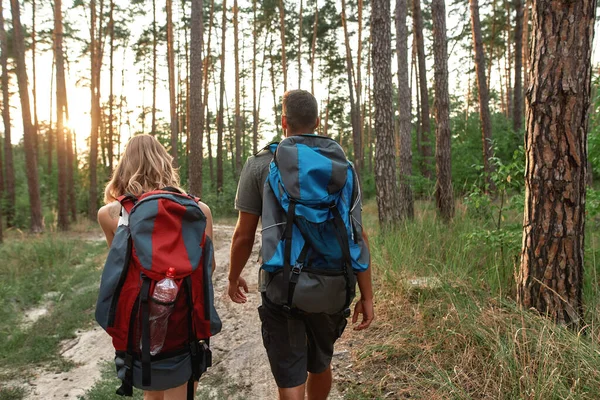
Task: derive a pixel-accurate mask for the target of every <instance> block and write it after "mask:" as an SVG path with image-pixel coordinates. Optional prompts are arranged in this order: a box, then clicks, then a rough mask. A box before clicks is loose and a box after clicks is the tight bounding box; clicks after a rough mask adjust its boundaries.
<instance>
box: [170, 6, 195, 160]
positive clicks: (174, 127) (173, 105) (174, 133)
mask: <svg viewBox="0 0 600 400" xmlns="http://www.w3.org/2000/svg"><path fill="white" fill-rule="evenodd" d="M167 65H168V70H169V71H168V72H169V104H170V110H171V156H173V165H174V166H177V165H178V160H177V153H178V148H179V146H178V139H179V126H178V123H177V122H178V120H177V100H176V98H175V91H176V90H177V88H176V84H175V46H174V39H173V0H167ZM199 65H202V64H199ZM200 87H202V86H200ZM200 110H202V108H200Z"/></svg>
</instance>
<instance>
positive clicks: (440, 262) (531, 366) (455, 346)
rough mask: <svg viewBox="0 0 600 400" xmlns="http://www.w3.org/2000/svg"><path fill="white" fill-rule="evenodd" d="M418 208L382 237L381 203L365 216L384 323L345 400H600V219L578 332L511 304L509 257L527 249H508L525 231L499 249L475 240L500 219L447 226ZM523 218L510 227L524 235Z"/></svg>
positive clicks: (461, 218) (590, 235)
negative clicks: (424, 283)
mask: <svg viewBox="0 0 600 400" xmlns="http://www.w3.org/2000/svg"><path fill="white" fill-rule="evenodd" d="M417 210H418V211H417V215H416V218H415V220H414V221H413V222H407V223H406V224H404V225H402V226H400V227H399V228H398V229H397V230H396V231H394V232H393V233H392V234H386V235H381V234H379V233H377V228H376V226H377V223H376V221H375V218H376V215H377V214H376V209H375V208H374V205H373V204H368V205H367V206H366V207H365V213H364V214H365V224H366V225H367V227H368V229H369V231H370V232H371V243H372V256H373V264H374V271H375V276H376V285H377V287H378V288H377V295H376V316H377V320H378V321H377V322H376V323H375V324H374V326H373V327H372V328H371V329H370V330H369V331H367V332H365V333H364V335H363V336H362V338H361V339H359V343H355V344H354V345H353V347H354V348H357V349H358V350H357V351H355V353H354V355H353V356H354V357H355V360H354V361H355V366H354V368H355V369H356V370H358V371H361V372H362V374H361V376H362V377H363V378H359V379H358V380H352V381H347V382H344V383H343V384H342V385H341V387H343V388H346V392H345V394H346V398H348V399H384V398H395V399H403V398H417V399H540V400H542V399H544V400H546V399H596V398H598V396H600V346H599V343H598V339H600V330H599V329H598V327H597V324H598V321H599V318H598V317H599V316H600V313H599V308H598V304H599V302H598V297H597V291H598V286H597V285H598V280H597V278H596V276H597V275H598V265H597V263H596V262H595V260H596V257H597V253H598V248H597V247H596V246H597V244H598V243H600V241H599V240H598V234H597V233H596V232H595V231H596V229H594V223H595V222H594V221H588V228H589V229H588V232H587V239H586V243H587V249H586V266H585V282H586V283H585V285H584V299H585V302H586V310H587V315H586V321H587V322H588V324H589V326H588V327H587V328H586V329H585V330H584V331H581V332H576V331H573V330H569V329H566V328H564V327H562V326H557V325H555V324H553V323H552V322H551V321H549V320H547V319H546V318H544V317H543V316H539V315H536V314H535V313H533V312H530V311H523V310H521V309H519V307H518V306H517V304H516V303H515V302H514V300H513V299H514V278H513V271H514V270H513V268H514V264H513V261H512V259H513V257H515V256H518V244H517V245H515V244H514V243H511V240H512V241H514V240H519V235H518V234H516V233H515V234H512V236H511V235H505V236H504V239H503V240H502V241H498V240H493V239H494V238H493V237H492V238H491V240H488V239H489V237H488V238H487V239H486V238H485V236H477V235H473V232H482V231H485V230H489V231H493V230H494V226H493V222H490V221H486V220H485V219H481V218H475V217H472V216H470V215H469V213H468V212H467V210H466V209H465V208H464V207H462V206H459V208H458V210H457V216H456V218H455V220H454V221H453V222H452V223H451V224H450V225H449V226H446V225H444V224H443V223H441V222H440V221H438V220H437V218H436V216H435V212H434V210H433V209H432V208H431V206H430V205H425V204H419V206H418V207H417ZM518 218H519V215H518V214H517V213H514V214H513V215H511V214H508V215H507V216H506V222H505V224H506V225H505V226H506V227H507V229H506V230H509V229H514V226H517V227H518ZM590 222H591V223H590ZM517 229H518V228H517ZM502 234H503V232H495V233H492V234H491V235H500V236H501V235H502ZM474 238H482V240H479V241H478V240H474ZM515 238H516V239H515ZM500 245H502V246H503V248H502V249H501V248H500ZM515 253H516V254H515ZM415 277H437V278H438V279H439V281H440V282H441V286H440V287H429V288H428V287H414V286H413V285H410V284H409V283H408V281H409V280H410V279H411V278H415Z"/></svg>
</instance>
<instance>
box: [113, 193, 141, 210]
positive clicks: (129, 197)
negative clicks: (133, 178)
mask: <svg viewBox="0 0 600 400" xmlns="http://www.w3.org/2000/svg"><path fill="white" fill-rule="evenodd" d="M117 201H118V202H119V203H121V206H122V207H123V208H124V209H125V211H127V213H128V214H131V210H132V209H133V206H135V205H136V203H137V201H138V198H137V197H135V196H134V195H133V194H131V193H126V194H124V195H123V196H119V197H118V198H117Z"/></svg>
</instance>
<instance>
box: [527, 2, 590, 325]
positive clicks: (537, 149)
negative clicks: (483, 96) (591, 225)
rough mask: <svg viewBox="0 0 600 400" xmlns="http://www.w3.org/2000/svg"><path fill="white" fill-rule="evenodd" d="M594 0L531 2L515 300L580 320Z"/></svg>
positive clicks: (561, 319)
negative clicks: (522, 210) (522, 202)
mask: <svg viewBox="0 0 600 400" xmlns="http://www.w3.org/2000/svg"><path fill="white" fill-rule="evenodd" d="M595 10H596V0H579V1H550V0H534V2H533V15H532V20H533V32H532V33H533V40H532V52H531V70H530V73H529V79H530V89H529V90H528V92H527V100H526V105H527V112H526V116H527V119H526V120H527V136H526V141H525V152H526V167H525V170H526V173H525V217H524V221H523V249H522V253H521V268H520V271H519V275H518V282H517V300H518V302H519V303H520V304H522V305H523V306H524V307H526V308H535V309H536V310H538V311H539V312H540V313H541V314H544V315H547V316H548V317H550V318H552V319H553V320H555V321H556V322H558V323H560V324H572V325H573V326H574V327H578V326H580V325H581V324H582V323H583V321H582V317H583V305H582V298H581V292H582V286H583V261H584V233H585V176H586V167H587V148H586V140H587V121H588V112H587V111H588V107H589V104H590V86H591V84H590V82H591V54H592V41H593V37H594V16H595Z"/></svg>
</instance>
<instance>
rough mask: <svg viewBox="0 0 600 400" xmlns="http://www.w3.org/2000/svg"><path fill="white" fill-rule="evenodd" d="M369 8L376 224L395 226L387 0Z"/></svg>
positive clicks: (395, 197)
mask: <svg viewBox="0 0 600 400" xmlns="http://www.w3.org/2000/svg"><path fill="white" fill-rule="evenodd" d="M371 7H372V12H371V36H372V41H373V49H372V57H373V61H372V62H373V78H374V79H373V98H374V103H375V132H376V134H377V145H376V148H375V185H376V190H377V206H378V209H379V224H380V226H381V227H382V228H387V227H390V226H394V225H395V224H396V223H397V222H398V221H399V219H400V214H399V212H398V203H397V201H398V188H397V186H396V160H395V158H396V157H395V155H394V106H393V104H394V103H393V100H392V67H391V64H392V48H391V30H392V28H391V16H390V0H373V1H372V3H371Z"/></svg>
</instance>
